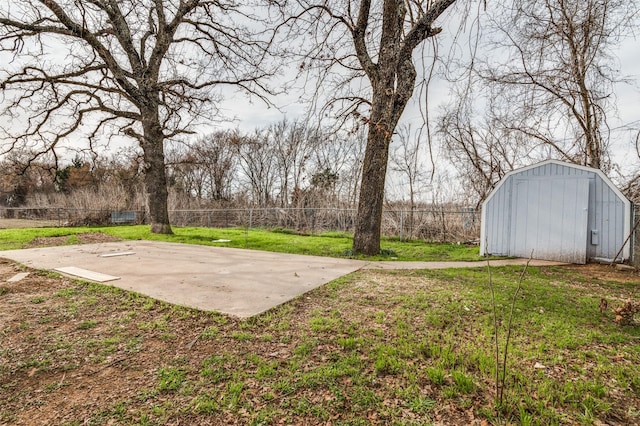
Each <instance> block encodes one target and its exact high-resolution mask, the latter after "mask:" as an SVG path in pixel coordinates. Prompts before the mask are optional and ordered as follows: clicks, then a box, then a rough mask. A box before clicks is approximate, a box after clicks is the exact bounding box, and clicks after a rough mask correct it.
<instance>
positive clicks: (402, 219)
mask: <svg viewBox="0 0 640 426" xmlns="http://www.w3.org/2000/svg"><path fill="white" fill-rule="evenodd" d="M403 229H404V209H403V210H400V241H402V230H403Z"/></svg>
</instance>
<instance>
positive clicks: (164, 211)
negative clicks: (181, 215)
mask: <svg viewBox="0 0 640 426" xmlns="http://www.w3.org/2000/svg"><path fill="white" fill-rule="evenodd" d="M143 128H144V141H143V143H142V149H143V150H144V161H145V167H144V183H145V191H146V195H147V206H148V208H149V222H150V224H151V232H152V233H154V234H173V231H172V230H171V225H170V223H169V211H168V207H167V204H168V198H169V192H168V191H167V175H166V172H165V164H164V135H163V133H162V128H161V126H160V124H159V123H158V122H157V121H154V120H144V122H143Z"/></svg>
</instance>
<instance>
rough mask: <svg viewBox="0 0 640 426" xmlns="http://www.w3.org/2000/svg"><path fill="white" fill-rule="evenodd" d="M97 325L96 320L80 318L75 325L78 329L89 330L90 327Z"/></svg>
mask: <svg viewBox="0 0 640 426" xmlns="http://www.w3.org/2000/svg"><path fill="white" fill-rule="evenodd" d="M96 325H98V321H94V320H82V321H80V323H79V324H78V326H77V327H76V328H77V329H78V330H89V329H91V328H95V326H96Z"/></svg>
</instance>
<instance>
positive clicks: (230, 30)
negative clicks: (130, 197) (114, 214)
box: [0, 0, 269, 233]
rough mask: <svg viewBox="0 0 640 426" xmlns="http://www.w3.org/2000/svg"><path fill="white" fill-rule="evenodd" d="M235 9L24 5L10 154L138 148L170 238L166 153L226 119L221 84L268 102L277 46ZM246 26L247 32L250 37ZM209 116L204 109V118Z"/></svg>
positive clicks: (8, 81) (9, 9) (13, 26)
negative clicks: (84, 146)
mask: <svg viewBox="0 0 640 426" xmlns="http://www.w3.org/2000/svg"><path fill="white" fill-rule="evenodd" d="M250 7H251V5H246V6H239V5H238V4H237V3H236V2H234V1H227V0H86V1H76V0H15V1H12V2H3V4H2V5H1V6H0V52H1V53H2V56H3V57H4V58H6V59H7V60H6V61H4V62H3V64H2V65H0V89H1V90H2V92H3V94H2V96H3V98H4V99H3V100H4V105H5V106H6V108H7V109H6V113H7V116H10V117H14V118H15V119H14V120H13V121H12V122H11V123H9V124H8V125H5V126H4V129H3V130H4V132H3V135H2V144H3V145H2V151H3V152H7V151H9V150H12V149H15V148H19V147H29V148H30V150H31V151H33V152H35V158H37V157H38V156H42V155H44V154H45V153H47V152H49V153H52V154H53V155H54V156H55V158H56V160H57V155H58V154H57V151H58V149H60V148H61V145H64V144H65V143H67V144H69V143H70V141H71V143H74V142H75V143H77V142H78V141H79V140H84V141H87V142H88V144H89V146H90V148H92V149H93V148H95V144H96V143H97V141H98V140H99V139H100V137H101V136H103V135H107V137H108V138H111V139H122V138H128V139H130V140H135V141H137V143H138V144H139V147H140V149H141V150H142V152H143V154H144V174H145V187H146V192H147V200H148V201H147V203H148V209H149V215H150V222H151V231H152V232H155V233H171V232H172V231H171V226H170V224H169V217H168V213H167V185H166V173H165V163H164V144H165V141H166V140H168V139H172V138H176V137H179V136H180V135H182V134H185V133H188V132H190V131H192V130H193V124H194V122H197V121H202V119H204V118H208V119H211V118H212V117H213V116H215V114H216V109H215V103H213V101H215V100H216V94H215V92H214V91H213V90H214V89H215V88H216V87H219V86H220V85H234V86H236V87H238V88H240V89H242V90H244V91H246V92H249V93H254V94H258V95H259V96H263V99H265V98H264V96H266V93H267V90H266V88H265V87H264V86H263V84H262V83H261V81H262V80H261V79H262V78H263V77H266V76H267V75H268V74H269V73H268V71H265V68H264V64H263V59H264V58H265V52H266V48H267V43H266V42H264V41H261V39H260V38H259V35H260V34H259V33H260V32H261V30H260V29H258V31H254V30H252V31H249V29H248V28H249V27H250V26H251V28H254V27H256V25H258V24H257V21H256V20H255V19H254V17H253V16H251V15H250V14H249V13H248V11H250ZM241 23H245V24H247V25H246V27H243V26H242V24H241ZM205 106H206V108H205Z"/></svg>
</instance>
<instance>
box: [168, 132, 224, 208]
mask: <svg viewBox="0 0 640 426" xmlns="http://www.w3.org/2000/svg"><path fill="white" fill-rule="evenodd" d="M235 138H237V135H236V133H235V132H231V131H217V132H214V133H211V134H209V135H206V136H203V137H201V138H198V139H197V140H196V141H195V142H193V143H192V144H189V145H186V146H185V145H180V146H179V147H176V149H175V150H172V151H171V152H169V154H168V158H169V166H170V167H169V168H170V174H171V178H170V180H172V181H176V182H179V184H180V185H181V186H182V187H183V190H184V191H185V192H187V193H188V194H189V195H191V196H195V197H196V198H198V200H200V201H206V200H209V201H222V200H227V199H229V198H231V193H232V184H233V181H234V179H235V178H236V177H237V176H236V166H237V165H236V163H237V157H236V154H235V149H234V140H235ZM179 148H182V149H179Z"/></svg>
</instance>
